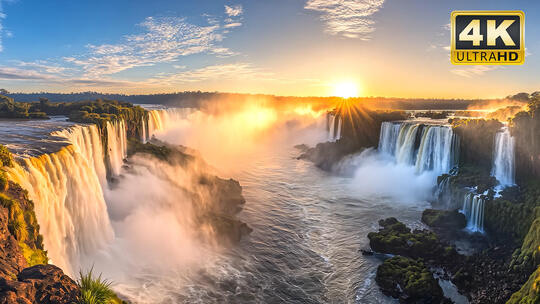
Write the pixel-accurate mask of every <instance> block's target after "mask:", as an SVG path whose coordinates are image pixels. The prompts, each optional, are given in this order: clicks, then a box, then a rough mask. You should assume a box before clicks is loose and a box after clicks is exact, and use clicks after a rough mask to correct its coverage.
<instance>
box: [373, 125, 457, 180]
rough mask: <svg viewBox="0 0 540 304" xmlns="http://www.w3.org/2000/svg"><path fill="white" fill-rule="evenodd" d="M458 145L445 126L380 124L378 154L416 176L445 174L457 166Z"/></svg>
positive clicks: (450, 131) (448, 128)
mask: <svg viewBox="0 0 540 304" xmlns="http://www.w3.org/2000/svg"><path fill="white" fill-rule="evenodd" d="M458 145H459V141H458V140H457V137H456V136H455V135H454V133H453V131H452V129H451V128H450V127H449V126H444V125H433V124H426V123H422V122H414V121H413V122H409V121H407V122H383V124H382V126H381V135H380V142H379V151H381V152H383V153H386V154H389V155H392V156H394V157H395V159H396V162H397V163H401V164H407V165H414V166H415V167H416V172H417V173H421V172H424V171H432V172H435V173H438V174H441V173H445V172H448V171H449V170H450V169H452V167H454V166H455V165H456V164H457V156H458V153H457V152H456V151H457V149H458V147H459V146H458Z"/></svg>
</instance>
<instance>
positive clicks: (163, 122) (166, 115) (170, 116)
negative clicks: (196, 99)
mask: <svg viewBox="0 0 540 304" xmlns="http://www.w3.org/2000/svg"><path fill="white" fill-rule="evenodd" d="M192 112H193V109H192V108H169V109H163V110H150V111H149V112H148V132H147V133H148V139H150V138H151V137H152V134H154V133H155V132H156V131H163V130H165V129H168V128H170V127H171V126H172V124H174V123H178V122H179V121H182V120H184V119H186V117H187V115H189V114H190V113H192Z"/></svg>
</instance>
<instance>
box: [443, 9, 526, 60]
mask: <svg viewBox="0 0 540 304" xmlns="http://www.w3.org/2000/svg"><path fill="white" fill-rule="evenodd" d="M450 20H451V23H450V25H451V28H452V41H451V56H450V58H451V60H452V63H453V64H523V62H524V61H525V44H524V27H525V14H524V13H523V12H522V11H453V12H452V15H451V18H450Z"/></svg>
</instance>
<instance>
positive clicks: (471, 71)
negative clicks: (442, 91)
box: [450, 65, 497, 78]
mask: <svg viewBox="0 0 540 304" xmlns="http://www.w3.org/2000/svg"><path fill="white" fill-rule="evenodd" d="M495 69H497V66H486V65H473V66H469V67H463V68H461V69H452V70H450V72H452V73H454V74H456V75H458V76H462V77H466V78H472V77H475V76H482V75H484V74H485V73H486V72H489V71H493V70H495Z"/></svg>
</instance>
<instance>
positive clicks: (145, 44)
mask: <svg viewBox="0 0 540 304" xmlns="http://www.w3.org/2000/svg"><path fill="white" fill-rule="evenodd" d="M140 26H141V27H142V28H143V29H144V32H143V33H140V34H136V35H127V36H124V38H123V39H122V41H121V42H119V43H117V44H102V45H88V46H87V47H88V49H89V51H90V52H89V54H86V55H82V56H72V57H65V58H64V60H65V61H66V62H68V63H71V64H74V65H75V66H79V67H81V68H82V69H83V70H84V72H85V75H86V76H87V77H90V78H98V77H102V76H103V75H110V74H115V73H118V72H121V71H124V70H127V69H130V68H134V67H140V66H149V65H154V64H156V63H163V62H172V61H175V60H177V59H178V58H179V57H181V56H188V55H192V54H198V53H205V52H207V53H219V54H220V55H222V56H224V55H227V54H234V53H233V52H231V51H228V49H226V48H223V47H220V46H218V43H219V42H221V41H222V40H223V38H224V36H223V35H224V33H223V29H222V28H221V27H220V26H219V25H216V24H212V25H208V26H198V25H193V24H190V23H188V22H186V20H185V19H184V18H179V17H160V18H156V17H148V18H146V19H145V20H144V22H142V23H141V24H140Z"/></svg>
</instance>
